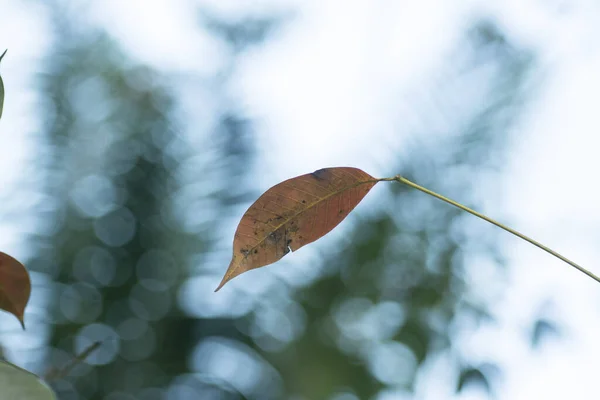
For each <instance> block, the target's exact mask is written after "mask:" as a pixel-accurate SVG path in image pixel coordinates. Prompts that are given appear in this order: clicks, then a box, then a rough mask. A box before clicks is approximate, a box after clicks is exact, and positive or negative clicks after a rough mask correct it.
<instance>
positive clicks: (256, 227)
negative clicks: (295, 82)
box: [215, 167, 379, 291]
mask: <svg viewBox="0 0 600 400" xmlns="http://www.w3.org/2000/svg"><path fill="white" fill-rule="evenodd" d="M377 182H379V179H377V178H373V177H372V176H371V175H369V174H367V173H366V172H364V171H362V170H360V169H358V168H350V167H339V168H324V169H320V170H318V171H315V172H313V173H310V174H306V175H301V176H297V177H295V178H292V179H288V180H286V181H284V182H281V183H280V184H278V185H275V186H273V187H272V188H270V189H269V190H267V191H266V192H265V193H264V194H263V195H262V196H260V197H259V198H258V200H256V202H255V203H254V204H252V206H250V208H249V209H248V211H246V213H245V214H244V216H243V217H242V219H241V221H240V223H239V225H238V227H237V230H236V232H235V236H234V239H233V258H232V259H231V263H230V264H229V268H228V269H227V272H226V273H225V276H224V277H223V280H222V281H221V283H220V284H219V287H217V289H216V290H219V289H221V288H222V287H223V285H224V284H225V283H227V282H228V281H229V280H231V279H232V278H234V277H236V276H238V275H240V274H242V273H244V272H246V271H249V270H251V269H254V268H259V267H262V266H265V265H269V264H271V263H274V262H275V261H278V260H280V259H281V258H282V257H283V256H285V255H286V254H287V253H289V252H290V250H291V251H296V250H298V249H299V248H301V247H302V246H304V245H306V244H309V243H312V242H314V241H315V240H317V239H319V238H320V237H322V236H323V235H325V234H326V233H328V232H329V231H331V230H332V229H333V228H335V227H336V226H337V225H338V224H339V223H340V222H342V220H343V219H344V218H346V216H347V215H348V214H349V213H350V211H352V210H353V209H354V207H356V205H357V204H358V203H359V202H360V201H361V200H362V199H363V197H365V195H366V194H367V193H368V192H369V190H371V188H372V187H373V186H375V184H376V183H377ZM216 290H215V291H216Z"/></svg>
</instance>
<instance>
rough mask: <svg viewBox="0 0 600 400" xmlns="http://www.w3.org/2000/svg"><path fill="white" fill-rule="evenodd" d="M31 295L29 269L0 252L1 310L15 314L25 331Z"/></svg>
mask: <svg viewBox="0 0 600 400" xmlns="http://www.w3.org/2000/svg"><path fill="white" fill-rule="evenodd" d="M30 294H31V281H30V279H29V273H28V272H27V269H25V267H24V266H23V264H21V263H20V262H19V261H17V260H16V259H14V258H13V257H11V256H9V255H8V254H6V253H2V252H0V309H1V310H4V311H7V312H9V313H11V314H13V315H14V316H15V317H17V319H18V320H19V322H20V323H21V326H22V327H23V329H25V322H24V317H23V316H24V314H25V306H26V305H27V302H29V296H30Z"/></svg>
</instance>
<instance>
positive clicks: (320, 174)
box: [311, 168, 327, 181]
mask: <svg viewBox="0 0 600 400" xmlns="http://www.w3.org/2000/svg"><path fill="white" fill-rule="evenodd" d="M311 175H312V176H314V177H315V178H317V180H319V181H322V180H325V178H326V176H327V168H323V169H318V170H316V171H315V172H313V173H311Z"/></svg>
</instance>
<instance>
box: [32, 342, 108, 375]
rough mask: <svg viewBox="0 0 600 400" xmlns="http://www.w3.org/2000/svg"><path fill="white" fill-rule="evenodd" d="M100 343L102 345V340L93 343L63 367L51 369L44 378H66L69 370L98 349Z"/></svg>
mask: <svg viewBox="0 0 600 400" xmlns="http://www.w3.org/2000/svg"><path fill="white" fill-rule="evenodd" d="M100 345H101V342H94V343H92V344H91V345H89V346H88V347H87V348H86V349H85V350H83V351H82V352H81V353H79V355H77V356H75V357H74V358H73V359H72V360H71V361H69V363H68V364H67V365H65V366H64V367H63V368H61V369H56V368H53V369H51V370H50V371H49V372H48V373H47V374H46V376H45V377H44V379H45V380H46V381H54V380H58V379H62V378H64V377H65V376H67V375H68V374H69V372H71V370H72V369H73V368H75V366H76V365H77V364H79V363H80V362H83V361H84V360H85V359H86V358H87V357H88V356H89V355H90V354H91V353H92V352H93V351H94V350H96V349H97V348H98V347H100Z"/></svg>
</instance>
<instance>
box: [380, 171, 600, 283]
mask: <svg viewBox="0 0 600 400" xmlns="http://www.w3.org/2000/svg"><path fill="white" fill-rule="evenodd" d="M379 180H380V181H397V182H400V183H404V184H405V185H408V186H410V187H412V188H414V189H417V190H420V191H421V192H423V193H427V194H428V195H430V196H433V197H435V198H437V199H440V200H442V201H445V202H446V203H448V204H451V205H453V206H454V207H458V208H460V209H461V210H463V211H466V212H468V213H470V214H473V215H474V216H476V217H479V218H481V219H483V220H484V221H487V222H489V223H490V224H493V225H496V226H497V227H499V228H501V229H504V230H505V231H507V232H509V233H512V234H513V235H515V236H517V237H519V238H521V239H523V240H525V241H527V242H529V243H531V244H532V245H534V246H536V247H538V248H540V249H542V250H544V251H545V252H547V253H549V254H552V255H553V256H554V257H556V258H558V259H559V260H561V261H564V262H566V263H567V264H569V265H570V266H572V267H573V268H575V269H577V270H579V271H581V272H583V273H584V274H586V275H587V276H589V277H590V278H592V279H594V280H595V281H597V282H600V277H598V276H597V275H595V274H593V273H592V272H590V271H588V270H587V269H585V268H583V267H582V266H580V265H578V264H576V263H575V262H573V261H571V260H569V259H568V258H566V257H564V256H562V255H560V254H559V253H557V252H555V251H554V250H552V249H550V248H548V247H546V246H544V245H543V244H541V243H539V242H537V241H535V240H533V239H531V238H530V237H528V236H525V235H523V234H522V233H520V232H518V231H516V230H514V229H512V228H509V227H508V226H505V225H503V224H501V223H500V222H498V221H495V220H493V219H491V218H489V217H487V216H485V215H483V214H481V213H479V212H477V211H475V210H472V209H470V208H469V207H467V206H463V205H462V204H460V203H458V202H456V201H454V200H451V199H449V198H447V197H445V196H442V195H441V194H438V193H436V192H434V191H431V190H429V189H427V188H424V187H423V186H420V185H417V184H416V183H414V182H411V181H409V180H408V179H406V178H404V177H403V176H401V175H396V176H394V177H393V178H383V179H379Z"/></svg>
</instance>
